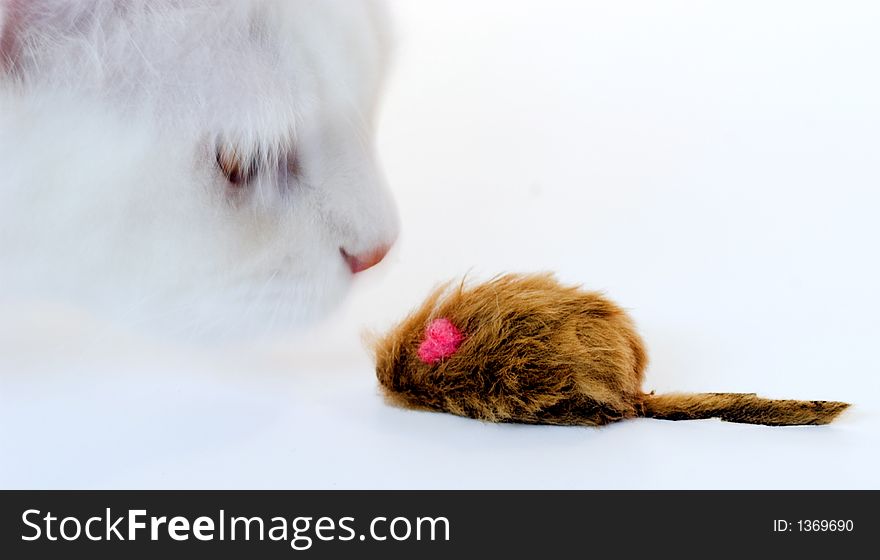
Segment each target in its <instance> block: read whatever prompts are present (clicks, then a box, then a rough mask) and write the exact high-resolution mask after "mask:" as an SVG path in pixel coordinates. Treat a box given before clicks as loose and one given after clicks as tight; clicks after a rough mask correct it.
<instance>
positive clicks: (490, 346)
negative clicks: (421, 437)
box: [375, 274, 849, 426]
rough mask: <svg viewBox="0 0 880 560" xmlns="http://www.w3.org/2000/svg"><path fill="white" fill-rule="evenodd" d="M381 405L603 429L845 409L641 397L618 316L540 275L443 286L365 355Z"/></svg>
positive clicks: (634, 349)
mask: <svg viewBox="0 0 880 560" xmlns="http://www.w3.org/2000/svg"><path fill="white" fill-rule="evenodd" d="M375 352H376V364H377V365H376V373H377V377H378V379H379V383H380V385H381V386H382V388H383V391H384V392H385V394H386V395H387V396H388V397H389V399H390V400H392V401H393V402H396V403H397V404H400V405H403V406H406V407H411V408H422V409H431V410H437V411H445V412H450V413H453V414H458V415H461V416H468V417H471V418H478V419H482V420H489V421H493V422H522V423H530V424H562V425H603V424H607V423H609V422H613V421H616V420H622V419H625V418H637V417H651V418H660V419H665V420H695V419H703V418H720V419H722V420H726V421H730V422H743V423H750V424H765V425H771V426H781V425H801V424H827V423H828V422H830V421H831V420H833V419H834V418H835V417H836V416H837V415H838V414H839V413H840V412H842V411H843V410H844V409H845V408H847V407H848V406H849V405H848V404H846V403H841V402H832V401H797V400H771V399H764V398H761V397H758V396H756V395H755V394H741V393H700V394H669V395H654V394H653V393H644V392H643V391H642V388H641V387H642V381H643V379H644V371H645V367H646V365H647V361H648V359H647V353H646V351H645V346H644V343H643V342H642V339H641V337H640V336H639V334H638V333H637V332H636V330H635V326H634V324H633V322H632V320H631V319H630V317H629V316H628V315H627V314H626V312H625V311H624V310H623V309H621V308H620V307H618V306H617V305H616V304H614V303H613V302H611V301H609V300H608V299H606V298H605V297H604V296H602V295H601V294H599V293H597V292H587V291H583V290H581V289H580V288H578V287H574V286H564V285H561V284H560V283H558V282H557V281H556V280H555V278H554V277H553V276H552V275H550V274H534V275H514V274H509V275H505V276H500V277H498V278H496V279H494V280H492V281H490V282H487V283H484V284H480V285H476V286H473V287H467V286H465V285H464V284H460V285H459V286H457V287H450V284H446V285H445V286H443V287H441V288H439V289H438V290H436V291H435V292H434V293H433V294H432V295H431V296H430V297H429V298H428V299H427V301H426V302H425V303H424V304H423V305H422V307H421V308H419V309H418V310H416V311H415V312H413V313H412V314H411V315H410V316H409V317H407V318H406V319H404V320H403V322H401V323H400V324H399V325H398V326H397V327H395V328H394V329H393V330H392V331H391V332H390V333H389V334H388V335H386V337H385V338H383V339H381V340H379V341H378V342H377V344H376V346H375Z"/></svg>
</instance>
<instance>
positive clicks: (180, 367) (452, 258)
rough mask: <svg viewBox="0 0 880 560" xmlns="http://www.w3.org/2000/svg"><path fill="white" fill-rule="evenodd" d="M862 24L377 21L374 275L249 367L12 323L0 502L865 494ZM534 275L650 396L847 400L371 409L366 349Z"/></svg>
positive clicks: (875, 483)
mask: <svg viewBox="0 0 880 560" xmlns="http://www.w3.org/2000/svg"><path fill="white" fill-rule="evenodd" d="M876 6H877V5H876V4H875V3H872V2H864V3H857V2H802V1H799V2H766V1H762V2H725V3H721V2H648V1H645V2H632V1H620V2H575V1H573V0H572V1H563V0H556V1H542V2H537V1H535V0H530V1H510V0H505V1H501V0H497V1H489V0H480V1H475V0H468V1H464V0H456V1H449V0H444V1H439V0H435V1H431V2H428V1H420V2H410V1H407V0H397V1H395V2H393V7H394V13H395V16H396V20H397V27H398V35H399V37H398V40H399V46H398V52H397V60H396V66H395V69H394V72H393V73H392V76H391V82H390V83H389V88H388V90H387V96H386V100H385V110H384V113H383V121H382V126H381V131H380V146H381V150H382V155H383V160H384V163H385V168H386V171H387V175H388V178H389V180H390V182H391V184H392V185H393V189H394V190H395V192H396V195H397V198H398V201H399V206H400V210H401V213H402V221H403V235H402V237H401V240H400V243H399V244H398V246H397V247H396V248H395V250H394V252H393V253H392V254H391V255H390V256H389V258H388V260H387V262H386V263H384V264H383V265H382V266H380V267H379V268H378V269H375V270H373V271H370V272H367V273H365V274H364V275H363V276H362V277H361V278H359V281H358V286H357V287H356V289H355V290H354V292H353V293H352V294H351V297H350V298H349V300H348V302H347V304H346V306H345V307H344V308H343V309H341V310H340V311H339V312H338V313H337V314H336V315H335V316H333V317H332V318H331V319H329V320H328V321H327V322H326V323H324V324H323V325H322V326H321V327H320V328H318V329H317V330H315V331H313V332H311V333H310V334H309V335H307V336H305V337H304V338H303V337H294V336H292V335H290V336H288V335H285V336H280V337H278V339H276V340H273V341H264V342H261V343H251V344H248V345H246V346H238V347H227V348H221V349H216V348H199V349H186V348H178V347H174V346H173V345H172V344H169V343H167V342H147V341H144V340H139V339H137V338H135V337H132V336H126V335H122V334H113V333H111V332H109V331H106V330H102V329H100V328H98V326H96V325H92V324H90V323H89V322H88V319H87V318H84V317H82V316H80V315H79V314H77V313H76V312H74V311H70V310H65V311H62V310H59V309H57V308H54V307H51V306H47V307H46V308H44V309H29V310H28V312H27V314H22V315H21V316H20V317H18V318H17V319H21V317H24V319H25V325H24V326H22V321H21V320H16V321H13V322H11V323H12V324H13V325H14V327H9V326H7V327H4V328H2V329H0V372H2V374H0V391H2V393H0V486H2V487H50V488H58V487H63V488H79V487H90V488H93V487H97V488H104V487H126V488H130V487H146V488H261V487H267V488H880V474H878V473H880V451H878V450H880V381H878V377H880V368H878V363H877V357H876V356H877V346H878V340H880V325H878V319H877V317H878V313H880V305H878V303H880V298H878V295H877V289H878V286H880V266H878V263H877V241H878V239H880V225H878V219H877V215H878V210H880V196H878V194H877V193H878V187H880V72H878V66H877V65H878V56H880V33H878V31H877V30H878V29H880V8H878V7H876ZM532 270H554V271H557V272H558V274H559V276H560V277H561V278H562V279H563V280H565V281H568V282H576V283H582V284H584V285H585V286H587V287H589V288H596V289H602V290H605V291H606V292H607V293H608V295H609V296H611V297H612V298H614V299H616V300H617V301H619V302H620V303H621V304H622V305H624V306H625V307H627V308H628V309H629V310H630V311H631V312H632V314H633V316H634V317H635V318H636V320H637V322H638V324H639V326H640V328H641V330H642V333H643V335H644V337H645V339H646V341H647V343H648V345H649V348H650V351H651V357H652V362H651V366H650V369H649V372H648V376H647V383H646V389H656V390H657V391H658V392H662V391H670V390H680V391H746V392H753V391H757V392H759V393H761V394H762V395H764V396H769V397H787V398H807V399H837V400H846V401H850V402H852V403H854V407H853V408H852V409H851V410H850V411H848V412H847V413H846V414H845V415H844V416H843V417H841V419H840V420H839V421H838V422H836V423H835V424H833V425H831V426H826V427H795V428H767V427H761V426H747V425H737V424H728V423H722V422H720V421H715V420H707V421H698V422H664V421H657V420H632V421H626V422H621V423H618V424H615V425H612V426H608V427H604V428H578V427H573V428H563V427H545V426H517V425H491V424H486V423H481V422H477V421H473V420H468V419H463V418H457V417H453V416H449V415H443V414H435V413H425V412H411V411H406V410H401V409H396V408H392V407H390V406H388V405H387V404H385V403H384V402H383V400H382V398H381V397H380V396H379V393H378V391H377V388H376V383H375V377H374V373H373V369H372V363H371V359H370V356H369V354H368V353H367V352H366V350H365V349H364V346H363V345H362V343H361V341H360V333H361V332H362V330H363V329H364V328H375V329H378V330H382V329H384V328H386V327H387V326H389V325H390V324H391V323H392V322H393V321H394V320H396V319H397V318H399V317H401V316H402V315H403V314H404V313H406V312H407V311H408V310H409V309H410V308H411V307H413V306H415V305H417V304H418V303H419V302H420V301H421V299H422V297H424V295H425V294H426V292H427V291H428V290H429V289H430V287H431V286H432V285H434V284H435V283H436V282H438V281H441V280H444V279H446V278H448V277H452V276H458V275H461V274H463V273H469V274H470V275H471V276H473V277H475V278H486V277H488V276H491V275H493V274H495V273H498V272H502V271H532ZM7 323H9V322H7ZM93 327H94V328H93ZM96 331H100V332H101V333H102V334H100V336H99V337H98V339H97V340H96V337H95V334H94V333H95V332H96ZM46 340H50V341H52V342H51V343H49V344H48V345H47V344H46Z"/></svg>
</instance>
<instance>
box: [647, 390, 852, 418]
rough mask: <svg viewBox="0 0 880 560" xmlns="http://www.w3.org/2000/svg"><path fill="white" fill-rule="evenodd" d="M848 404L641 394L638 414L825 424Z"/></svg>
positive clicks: (721, 395) (734, 395) (745, 396)
mask: <svg viewBox="0 0 880 560" xmlns="http://www.w3.org/2000/svg"><path fill="white" fill-rule="evenodd" d="M848 406H849V404H848V403H843V402H836V401H795V400H777V399H765V398H761V397H759V396H758V395H756V394H755V393H692V394H682V393H670V394H666V395H655V394H653V393H651V394H648V395H645V400H644V402H643V410H642V416H644V417H646V418H659V419H661V420H701V419H705V418H720V419H721V420H724V421H726V422H739V423H742V424H764V425H765V426H803V425H814V424H828V423H829V422H831V421H832V420H834V419H835V418H836V417H837V415H838V414H840V413H841V412H843V411H844V410H845V409H846V408H847V407H848Z"/></svg>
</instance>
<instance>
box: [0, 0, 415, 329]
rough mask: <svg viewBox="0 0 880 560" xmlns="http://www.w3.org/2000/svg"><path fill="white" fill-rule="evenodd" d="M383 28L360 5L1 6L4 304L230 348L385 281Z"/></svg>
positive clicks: (336, 1)
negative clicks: (381, 265)
mask: <svg viewBox="0 0 880 560" xmlns="http://www.w3.org/2000/svg"><path fill="white" fill-rule="evenodd" d="M386 33H387V32H386V20H385V13H384V11H383V10H382V9H381V6H377V5H376V3H374V2H353V1H351V0H0V293H2V294H3V297H5V298H7V299H10V298H14V299H21V298H26V297H37V298H43V297H45V296H47V295H50V296H52V297H63V298H65V299H67V300H70V301H75V302H77V303H79V304H87V305H88V306H89V308H91V309H98V310H101V311H104V312H112V313H113V315H114V316H115V317H116V318H117V319H122V320H124V321H127V322H129V323H132V324H149V325H153V324H156V325H161V326H162V328H165V329H168V328H172V329H174V330H180V331H182V332H183V331H190V332H207V333H212V334H232V335H235V334H237V333H240V332H245V331H247V330H252V329H262V328H269V327H271V326H274V325H289V324H294V323H302V322H304V321H306V320H307V319H309V318H313V317H315V316H319V315H321V314H323V313H324V312H325V311H327V310H328V309H329V308H330V307H332V305H333V304H334V303H335V302H337V301H339V300H340V298H341V297H342V295H343V294H344V293H345V291H346V288H347V287H348V286H349V284H350V282H351V279H352V276H353V274H354V273H356V272H359V271H361V270H363V269H365V268H368V267H370V266H372V265H373V264H375V263H377V262H378V261H379V260H381V259H382V257H383V256H384V255H385V254H386V253H387V251H388V249H389V248H390V246H391V245H392V243H393V242H394V240H395V238H396V236H397V228H398V225H397V216H396V211H395V208H394V204H393V202H392V200H391V198H390V196H389V194H388V192H387V190H386V186H385V184H384V182H383V179H382V176H381V172H380V171H379V169H378V167H377V163H376V159H375V155H374V146H373V134H374V121H375V110H376V105H377V100H378V95H379V90H380V86H381V81H382V74H383V67H384V65H385V60H386V56H387V44H386V43H387V39H386Z"/></svg>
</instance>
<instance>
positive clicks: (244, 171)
mask: <svg viewBox="0 0 880 560" xmlns="http://www.w3.org/2000/svg"><path fill="white" fill-rule="evenodd" d="M216 159H217V167H218V168H219V169H220V171H221V173H223V176H224V177H226V180H227V181H229V184H230V185H232V186H234V187H243V186H246V185H247V184H248V183H250V182H251V181H252V180H253V179H254V177H255V176H256V175H257V173H258V172H259V170H260V165H259V162H258V161H257V158H256V156H254V157H251V158H250V159H248V160H243V159H242V157H241V155H239V153H238V152H237V151H236V150H235V149H234V148H231V147H228V146H226V147H220V148H217V156H216Z"/></svg>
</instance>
